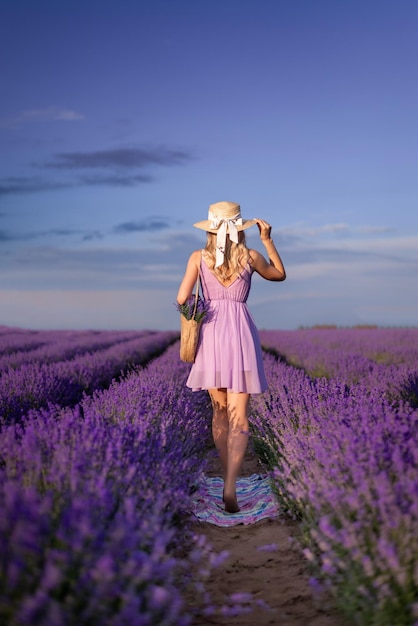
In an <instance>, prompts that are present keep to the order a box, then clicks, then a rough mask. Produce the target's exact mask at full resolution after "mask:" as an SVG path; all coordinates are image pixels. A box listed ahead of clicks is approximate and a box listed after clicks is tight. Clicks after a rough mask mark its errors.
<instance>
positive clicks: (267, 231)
mask: <svg viewBox="0 0 418 626" xmlns="http://www.w3.org/2000/svg"><path fill="white" fill-rule="evenodd" d="M256 221H257V226H258V230H259V232H260V239H261V241H267V240H269V239H271V226H270V224H269V223H268V222H266V220H259V219H257V220H256Z"/></svg>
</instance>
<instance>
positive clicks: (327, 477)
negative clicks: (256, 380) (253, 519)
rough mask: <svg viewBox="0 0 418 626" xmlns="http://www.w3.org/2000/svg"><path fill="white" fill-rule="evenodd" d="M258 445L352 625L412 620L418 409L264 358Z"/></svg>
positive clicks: (320, 577)
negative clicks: (265, 385) (265, 387)
mask: <svg viewBox="0 0 418 626" xmlns="http://www.w3.org/2000/svg"><path fill="white" fill-rule="evenodd" d="M265 368H266V375H267V378H268V382H269V391H268V392H266V393H265V394H262V395H261V396H255V397H254V398H253V404H252V407H253V418H252V423H253V429H254V437H255V443H256V449H257V450H258V452H259V453H260V455H262V457H263V458H264V460H265V461H266V462H267V463H268V464H269V466H270V469H271V472H272V479H273V482H274V485H275V488H276V490H277V495H278V497H279V499H280V501H281V503H282V506H283V507H284V508H285V509H287V510H288V512H289V513H290V514H292V515H294V516H295V517H297V518H298V519H301V520H302V525H303V528H304V531H305V532H304V537H305V542H306V543H305V555H306V557H307V558H308V559H309V560H310V561H311V562H312V565H313V568H314V571H315V572H317V575H316V579H317V582H318V584H321V585H325V586H326V587H327V588H328V589H330V590H331V591H332V592H333V593H334V594H335V599H336V601H337V603H338V604H339V605H340V606H341V608H342V609H343V610H344V611H346V613H347V614H348V615H349V617H350V619H351V620H352V621H353V623H356V624H359V625H364V626H365V625H368V626H372V625H374V626H393V625H394V624H397V625H398V624H399V625H401V624H402V626H408V625H414V624H417V623H418V604H417V602H416V598H417V597H418V569H417V567H416V563H418V535H417V533H416V529H417V528H418V449H417V446H416V442H417V439H418V411H417V409H414V408H413V407H411V406H410V405H408V404H406V403H402V402H397V403H396V404H394V403H393V402H391V401H390V400H389V399H388V398H387V395H386V394H385V393H384V392H383V388H382V386H380V385H378V384H377V381H376V388H375V389H374V390H373V389H370V388H369V387H368V386H366V385H362V384H360V383H358V384H355V385H351V387H350V386H348V385H347V384H346V383H344V382H343V381H341V380H338V379H330V380H328V379H326V378H318V379H311V378H310V377H308V375H307V374H306V373H305V372H304V371H303V370H301V369H298V368H295V367H291V366H289V365H286V364H285V363H283V362H280V361H277V360H276V359H275V358H274V357H273V356H272V355H266V356H265Z"/></svg>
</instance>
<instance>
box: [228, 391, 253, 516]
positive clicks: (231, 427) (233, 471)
mask: <svg viewBox="0 0 418 626" xmlns="http://www.w3.org/2000/svg"><path fill="white" fill-rule="evenodd" d="M226 395H227V402H226V407H227V414H228V438H227V464H226V476H225V478H224V480H225V486H224V502H225V511H227V512H228V513H238V511H239V506H238V502H237V492H236V481H237V478H238V474H239V472H240V470H241V466H242V462H243V460H244V455H245V451H246V449H247V444H248V435H249V424H248V406H249V400H250V394H248V393H231V392H228V393H227V394H226Z"/></svg>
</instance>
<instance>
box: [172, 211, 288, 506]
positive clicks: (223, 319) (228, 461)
mask: <svg viewBox="0 0 418 626" xmlns="http://www.w3.org/2000/svg"><path fill="white" fill-rule="evenodd" d="M255 224H257V226H258V229H259V233H260V238H261V241H262V243H263V244H264V246H265V248H266V252H267V256H268V259H269V261H267V260H266V259H265V258H264V256H263V255H262V254H260V253H259V252H257V250H251V249H249V248H247V246H246V243H245V233H244V231H245V230H246V229H247V228H249V227H251V226H253V225H255ZM194 226H195V227H196V228H200V229H202V230H205V231H206V232H207V243H206V247H205V249H204V250H195V251H194V252H192V254H191V255H190V257H189V261H188V263H187V268H186V272H185V274H184V277H183V280H182V282H181V285H180V288H179V291H178V294H177V302H178V303H179V304H184V303H185V302H186V301H187V300H188V299H189V298H190V296H191V295H192V291H193V288H194V285H195V283H196V280H197V277H198V275H199V274H200V280H201V285H202V290H203V294H204V297H205V299H206V300H207V301H208V306H209V310H208V313H207V315H206V317H205V318H204V320H203V323H202V326H201V329H200V337H199V344H198V347H197V352H196V359H195V362H194V363H193V365H192V368H191V370H190V374H189V377H188V379H187V383H186V384H187V386H188V387H191V388H192V389H193V391H200V390H201V389H207V390H208V392H209V395H210V398H211V401H212V408H213V419H212V434H213V439H214V442H215V446H216V448H217V450H218V452H219V456H220V460H221V464H222V470H223V478H224V494H223V499H224V503H225V511H227V512H228V513H237V512H238V511H239V510H240V509H239V506H238V502H237V495H236V480H237V478H238V474H239V471H240V468H241V465H242V461H243V459H244V454H245V451H246V448H247V443H248V434H249V424H248V407H249V400H250V395H251V394H253V393H262V392H263V391H265V390H266V389H267V382H266V378H265V375H264V368H263V360H262V352H261V345H260V339H259V335H258V331H257V329H256V327H255V324H254V320H253V318H252V316H251V313H250V312H249V310H248V308H247V305H246V301H247V298H248V294H249V291H250V286H251V276H252V274H253V272H257V273H258V274H259V275H260V276H261V277H262V278H265V279H266V280H273V281H282V280H285V278H286V272H285V269H284V266H283V263H282V260H281V258H280V255H279V253H278V252H277V250H276V247H275V245H274V243H273V240H272V238H271V226H270V224H268V223H267V222H266V221H264V220H261V219H253V220H245V219H243V218H242V217H241V211H240V206H239V204H235V203H234V202H217V203H216V204H212V205H210V206H209V214H208V219H207V220H203V221H201V222H197V223H196V224H194Z"/></svg>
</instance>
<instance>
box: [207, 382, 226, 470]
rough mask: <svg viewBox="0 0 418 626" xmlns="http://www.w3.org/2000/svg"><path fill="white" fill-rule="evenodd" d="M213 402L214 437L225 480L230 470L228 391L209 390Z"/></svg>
mask: <svg viewBox="0 0 418 626" xmlns="http://www.w3.org/2000/svg"><path fill="white" fill-rule="evenodd" d="M209 395H210V399H211V401H212V409H213V417H212V435H213V441H214V443H215V447H216V449H217V451H218V454H219V458H220V461H221V465H222V473H223V479H224V480H225V478H226V474H227V468H228V430H229V427H228V410H227V394H226V389H209Z"/></svg>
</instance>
